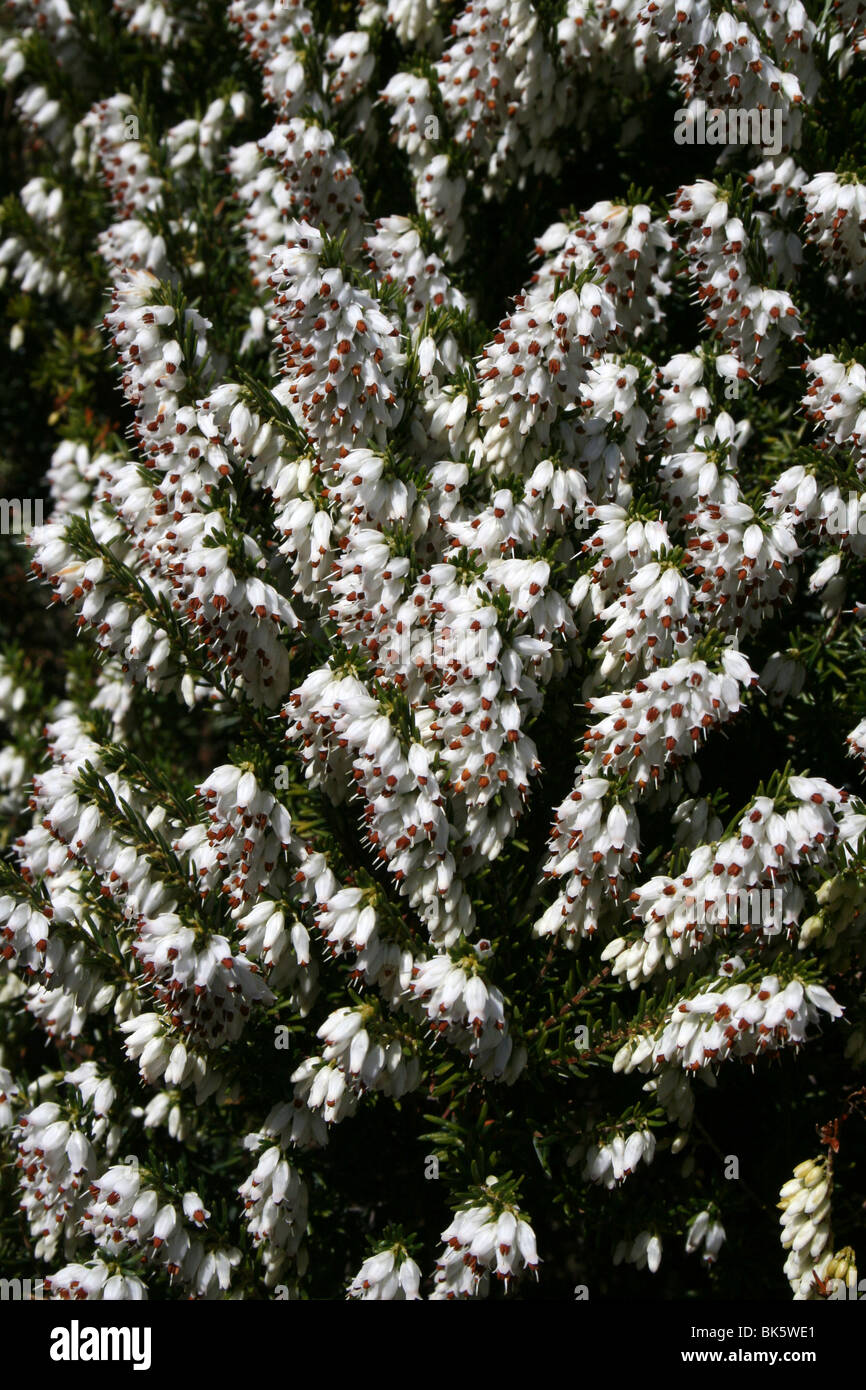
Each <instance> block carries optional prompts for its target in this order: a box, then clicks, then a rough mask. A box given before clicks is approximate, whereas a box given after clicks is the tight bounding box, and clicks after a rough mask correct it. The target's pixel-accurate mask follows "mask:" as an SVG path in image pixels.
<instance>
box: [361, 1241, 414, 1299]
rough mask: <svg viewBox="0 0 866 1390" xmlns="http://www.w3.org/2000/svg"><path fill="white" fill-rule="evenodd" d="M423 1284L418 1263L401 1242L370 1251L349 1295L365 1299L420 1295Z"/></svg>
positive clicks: (401, 1297) (412, 1297)
mask: <svg viewBox="0 0 866 1390" xmlns="http://www.w3.org/2000/svg"><path fill="white" fill-rule="evenodd" d="M420 1284H421V1271H420V1269H419V1268H418V1266H417V1264H416V1263H415V1261H414V1260H413V1259H412V1258H411V1257H410V1256H409V1255H407V1254H406V1251H405V1250H403V1249H402V1248H401V1247H399V1246H397V1247H394V1248H392V1249H388V1250H381V1251H379V1253H378V1254H375V1255H370V1256H369V1258H368V1259H366V1260H365V1261H364V1263H363V1264H362V1265H361V1268H360V1269H359V1270H358V1273H357V1274H356V1275H355V1277H354V1279H353V1280H352V1282H351V1284H350V1285H349V1288H348V1291H347V1294H346V1297H347V1298H350V1299H359V1300H362V1301H371V1300H376V1299H380V1300H382V1301H384V1300H389V1301H391V1300H394V1301H399V1302H402V1301H406V1300H413V1299H420V1297H421V1295H420V1293H419V1288H420Z"/></svg>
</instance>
